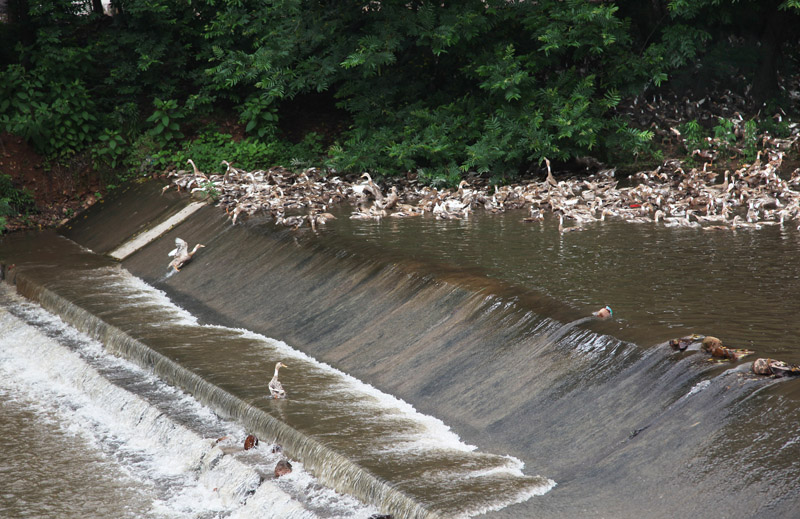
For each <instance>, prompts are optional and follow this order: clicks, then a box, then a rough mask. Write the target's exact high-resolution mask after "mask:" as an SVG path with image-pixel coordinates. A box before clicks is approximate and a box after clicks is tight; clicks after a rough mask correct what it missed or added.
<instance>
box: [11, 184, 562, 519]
mask: <svg viewBox="0 0 800 519" xmlns="http://www.w3.org/2000/svg"><path fill="white" fill-rule="evenodd" d="M159 191H160V186H157V185H154V184H144V185H139V186H135V187H133V188H131V189H129V190H128V191H126V192H123V193H121V194H120V195H119V196H118V197H117V198H116V199H114V200H110V201H107V202H105V203H104V204H101V205H98V206H95V207H94V208H92V209H91V210H90V211H89V213H88V214H87V215H86V216H84V217H82V218H80V219H78V220H77V221H74V222H72V223H71V224H70V225H69V226H68V227H67V228H65V229H62V231H61V233H60V234H55V233H52V232H44V233H37V234H30V235H16V236H12V237H9V238H7V239H5V240H4V243H3V247H2V252H0V261H2V264H3V275H4V276H3V277H4V278H5V280H6V281H7V282H9V283H11V284H13V285H15V286H16V289H17V291H18V293H20V294H21V295H23V296H25V297H27V298H29V299H31V300H34V301H36V302H37V303H39V304H40V305H41V306H43V307H44V308H45V309H47V310H48V311H50V312H52V313H55V314H57V315H59V316H60V317H61V318H62V319H63V320H64V321H65V322H67V323H69V324H70V325H72V326H74V327H75V328H77V329H79V330H81V331H82V332H84V333H87V334H88V335H90V336H92V337H94V338H95V339H97V340H99V341H101V342H102V343H103V344H104V345H105V347H106V348H107V349H108V350H109V351H111V352H113V353H115V354H117V355H121V356H124V357H126V358H128V359H131V360H133V361H135V362H136V363H138V364H140V365H141V366H144V367H146V368H148V369H149V370H152V372H153V373H155V374H157V375H158V376H159V377H161V378H162V379H164V380H166V381H167V382H169V383H170V384H173V385H175V386H177V387H180V388H181V389H183V390H184V391H186V392H188V393H190V394H192V395H193V396H194V397H195V398H197V399H198V400H199V401H200V402H202V403H204V404H205V405H207V406H209V407H210V408H212V409H214V410H215V412H217V413H218V414H220V415H221V416H223V417H226V418H230V419H233V420H235V421H237V422H239V423H241V424H242V425H243V426H244V427H246V428H247V429H248V430H250V431H252V432H253V433H254V434H256V435H257V436H259V437H261V438H264V439H270V440H274V441H276V442H277V443H280V444H281V445H282V446H283V448H284V450H285V452H286V453H287V455H289V456H290V457H292V458H294V459H297V460H300V461H302V462H303V464H304V465H305V467H306V468H307V469H308V470H310V471H311V472H312V473H313V474H314V475H315V476H317V477H318V478H319V480H320V481H321V482H322V483H324V484H325V485H328V486H330V487H332V488H334V489H336V490H338V491H341V492H344V493H348V494H351V495H354V496H356V497H358V498H359V499H361V500H363V501H364V502H366V503H368V504H371V505H374V506H376V507H378V508H379V509H381V510H384V511H386V512H387V513H391V514H393V516H394V517H396V518H435V517H470V516H474V515H478V514H481V513H486V512H489V511H492V510H499V509H502V508H504V507H506V506H509V505H513V504H515V503H520V502H524V501H527V500H528V499H530V498H531V497H533V496H535V495H539V494H543V493H545V492H547V491H548V490H549V489H550V488H552V486H553V485H554V482H553V481H551V480H549V479H547V478H544V477H540V476H537V475H529V474H526V473H524V472H523V470H522V469H523V463H522V462H520V461H519V460H518V459H516V458H513V457H511V456H508V455H504V454H505V453H503V454H490V453H487V452H483V451H482V450H479V449H476V448H475V447H474V446H471V445H467V444H465V443H464V442H463V441H461V439H460V438H459V437H458V436H457V435H456V434H455V433H453V432H452V431H451V430H450V428H449V427H448V426H447V425H445V424H444V423H443V422H441V421H440V420H439V419H438V418H435V417H432V416H427V415H423V414H421V413H419V412H417V411H416V410H415V409H414V408H413V407H411V406H410V405H409V404H407V403H406V402H404V401H402V400H398V399H397V398H395V397H394V396H392V395H390V394H387V393H383V392H381V391H379V390H377V389H375V387H373V386H371V385H368V384H365V383H364V382H362V381H361V380H359V379H356V378H353V376H351V375H350V374H348V373H345V372H344V371H342V370H344V369H346V367H347V363H346V362H344V363H337V362H336V361H335V358H336V357H339V358H346V357H347V356H348V355H350V354H354V353H355V350H354V349H353V348H354V347H355V345H356V344H363V342H362V339H363V337H360V335H362V334H363V333H365V330H367V329H368V327H367V326H366V325H365V324H364V322H363V321H362V319H364V318H368V317H369V315H365V314H364V312H366V314H371V315H372V317H374V318H375V319H378V320H380V321H383V322H384V326H385V322H386V319H389V318H395V319H396V323H395V325H394V326H397V327H398V330H399V329H400V328H402V327H403V326H404V324H405V323H407V322H410V321H411V320H421V321H422V322H421V326H423V328H419V327H418V328H416V330H417V331H416V332H414V333H413V334H412V336H411V337H409V336H406V335H403V333H400V332H398V337H401V338H400V340H402V341H403V342H405V343H406V347H411V348H412V350H413V344H411V343H409V342H408V341H409V339H412V338H413V336H414V335H418V334H422V335H424V334H425V333H426V329H425V328H424V326H425V324H426V323H428V322H432V321H431V319H433V320H438V321H441V320H442V319H445V320H447V319H455V320H458V319H461V318H463V315H458V311H455V315H453V313H454V311H453V309H452V308H450V309H449V310H447V311H444V310H441V311H440V312H441V313H440V315H438V316H437V315H435V314H434V313H432V312H430V311H427V312H426V314H427V315H425V316H423V315H420V314H419V313H418V311H417V310H413V309H414V300H415V298H420V299H419V300H418V301H417V302H419V303H421V304H422V303H423V300H430V298H431V297H434V298H445V299H447V298H450V299H453V300H454V301H461V302H467V303H468V304H469V305H471V306H472V307H475V305H477V306H480V304H481V300H482V299H483V298H481V297H476V296H475V295H474V294H472V293H470V292H469V291H466V290H454V289H453V288H452V287H447V288H443V287H442V286H441V284H437V283H431V282H430V280H427V281H426V280H424V279H420V280H412V281H411V282H410V283H409V281H408V276H407V275H406V274H404V273H402V272H397V271H394V270H392V269H391V268H389V269H387V268H385V267H382V266H380V265H377V264H376V265H372V266H370V265H367V266H358V267H356V266H355V265H354V264H353V262H352V261H349V260H346V259H345V260H343V263H342V264H340V265H338V266H337V268H332V265H331V264H330V263H329V264H328V265H327V266H324V268H323V270H325V269H327V270H328V271H329V275H325V276H323V277H322V278H319V277H316V276H307V277H306V274H308V273H309V272H310V271H311V270H313V269H315V268H317V267H320V262H322V263H325V262H334V263H336V262H339V261H340V260H341V258H339V259H337V256H336V254H333V255H331V254H328V253H325V254H320V252H321V251H320V250H319V249H318V248H317V247H316V246H315V245H314V244H313V243H307V244H304V245H299V244H298V243H296V242H295V241H294V239H293V238H292V237H291V236H290V235H287V234H283V233H280V232H278V233H275V234H273V233H271V232H265V230H264V228H263V227H259V226H258V225H252V224H251V225H249V226H242V225H238V226H232V225H231V224H230V222H229V221H227V220H226V218H225V215H224V214H220V212H219V210H218V209H216V208H213V207H210V206H202V205H200V204H197V203H191V201H190V200H187V199H186V198H183V197H181V196H178V195H177V194H167V195H163V196H162V195H161V194H160V193H159ZM176 237H181V238H183V239H185V240H186V241H187V242H189V243H190V244H193V243H198V242H202V243H204V244H205V245H206V248H205V249H202V251H201V252H200V253H199V254H198V255H197V256H196V257H195V259H194V260H193V261H192V263H191V264H190V265H189V266H187V267H186V268H184V269H183V270H181V271H180V272H179V273H176V272H171V271H169V270H168V269H167V268H166V265H167V263H168V258H167V255H166V253H167V251H169V250H170V249H172V248H173V247H174V240H175V238H176ZM328 252H330V251H328ZM285 269H291V270H292V272H291V273H290V272H287V271H286V270H285ZM298 279H300V281H299V282H298V281H297V280H298ZM357 285H363V286H364V287H365V288H366V290H364V291H363V292H361V293H359V294H358V295H355V294H356V292H354V291H353V289H354V288H355V287H356V286H357ZM382 292H383V293H387V294H389V296H388V297H381V295H380V294H381V293H382ZM322 293H325V296H324V297H323V296H322ZM354 295H355V299H352V297H353V296H354ZM287 297H288V298H289V299H290V300H292V301H293V303H292V306H291V307H290V308H289V310H290V311H293V312H300V314H301V315H300V316H299V317H300V323H299V322H298V320H297V319H296V318H292V319H287V314H286V312H287V308H286V306H285V304H286V301H287ZM353 304H358V305H363V307H362V308H363V309H362V310H359V312H360V317H359V319H358V320H356V321H353V320H350V321H348V320H347V319H345V318H342V316H346V315H347V314H348V313H351V312H350V311H349V310H348V306H349V305H353ZM276 305H277V306H276ZM448 315H449V317H448ZM294 317H298V315H295V316H294ZM304 320H309V321H311V320H313V321H314V326H312V327H307V328H305V329H304V328H303V327H302V325H301V323H302V321H304ZM418 326H419V325H418ZM437 333H438V332H437ZM396 340H397V338H392V337H387V338H386V343H387V344H386V347H383V346H381V345H378V344H375V345H374V347H373V348H372V350H373V351H372V352H371V353H370V354H369V355H368V356H365V358H362V360H361V362H363V364H362V366H367V367H371V368H370V369H378V370H380V369H381V366H383V365H385V362H386V360H385V359H386V357H387V355H390V354H391V348H392V347H393V342H394V341H396ZM309 346H310V347H309ZM334 347H335V349H336V351H337V353H336V354H335V355H333V356H330V355H328V356H327V358H325V359H324V360H323V361H321V359H320V358H319V357H318V356H317V353H318V352H324V351H325V350H326V349H328V348H334ZM314 350H317V351H314ZM409 359H410V361H411V362H413V363H417V362H418V361H419V358H418V357H415V356H414V355H411V356H410V357H409ZM278 360H281V361H283V362H285V363H286V364H288V366H289V368H287V369H286V370H283V371H281V378H282V381H283V383H284V386H285V387H286V388H287V391H288V394H289V396H288V398H287V399H285V400H274V399H271V398H269V394H268V393H267V391H266V382H267V381H268V380H269V377H270V376H271V374H272V366H274V363H275V362H276V361H278ZM429 364H434V363H433V362H429ZM434 367H435V366H434ZM419 369H421V370H423V371H424V370H426V369H431V368H430V367H427V368H426V367H423V366H420V367H419ZM386 376H387V377H392V380H393V382H391V383H390V384H387V386H392V385H394V384H396V383H398V382H402V379H401V378H395V377H397V373H395V372H393V369H392V368H389V367H388V366H387V368H386ZM526 472H527V471H526Z"/></svg>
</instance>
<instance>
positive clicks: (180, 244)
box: [169, 238, 205, 272]
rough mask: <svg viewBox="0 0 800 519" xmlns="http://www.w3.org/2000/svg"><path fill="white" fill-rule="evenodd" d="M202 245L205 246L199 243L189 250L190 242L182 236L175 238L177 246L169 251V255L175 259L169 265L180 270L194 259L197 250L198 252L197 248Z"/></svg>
mask: <svg viewBox="0 0 800 519" xmlns="http://www.w3.org/2000/svg"><path fill="white" fill-rule="evenodd" d="M200 247H205V245H202V244H200V243H198V244H197V245H195V246H194V249H192V250H191V251H189V244H188V243H186V242H185V241H184V240H182V239H180V238H175V248H174V249H172V250H171V251H170V252H169V256H170V257H171V258H173V260H172V261H170V262H169V266H170V267H172V268H174V269H175V271H176V272H177V271H180V270H181V267H183V266H184V265H186V264H187V263H189V262H190V261H191V260H192V257H193V256H194V254H195V252H197V249H199V248H200Z"/></svg>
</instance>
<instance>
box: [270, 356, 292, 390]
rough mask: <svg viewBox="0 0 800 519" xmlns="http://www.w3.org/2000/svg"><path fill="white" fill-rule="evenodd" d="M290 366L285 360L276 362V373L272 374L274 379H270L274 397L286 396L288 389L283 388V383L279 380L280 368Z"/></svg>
mask: <svg viewBox="0 0 800 519" xmlns="http://www.w3.org/2000/svg"><path fill="white" fill-rule="evenodd" d="M286 367H288V366H287V365H286V364H284V363H283V362H277V363H276V364H275V375H273V376H272V380H270V381H269V386H268V387H269V394H271V395H272V398H286V391H284V389H283V384H281V383H280V381H279V380H278V370H280V369H281V368H286Z"/></svg>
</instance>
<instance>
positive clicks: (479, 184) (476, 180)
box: [164, 139, 800, 232]
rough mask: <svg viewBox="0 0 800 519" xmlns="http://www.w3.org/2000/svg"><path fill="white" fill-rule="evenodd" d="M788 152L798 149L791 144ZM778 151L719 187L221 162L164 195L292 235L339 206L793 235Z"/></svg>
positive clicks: (674, 177)
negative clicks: (438, 177)
mask: <svg viewBox="0 0 800 519" xmlns="http://www.w3.org/2000/svg"><path fill="white" fill-rule="evenodd" d="M788 145H789V146H794V147H796V146H797V140H796V139H795V140H793V141H791V142H790V143H789V144H788ZM785 151H786V150H781V149H776V148H773V149H771V150H769V151H768V152H765V153H764V155H765V156H764V158H763V159H762V155H761V153H759V155H758V158H757V159H756V160H755V161H753V162H752V163H750V164H744V165H743V166H742V167H740V168H739V169H736V170H734V171H732V172H731V171H725V172H724V174H723V175H722V178H721V179H720V178H719V177H720V175H719V173H716V172H713V171H711V169H710V168H709V165H708V164H705V165H703V166H702V167H691V168H689V167H686V166H685V165H684V164H683V163H682V162H680V161H677V160H670V161H666V162H665V163H664V164H662V165H661V166H659V167H657V168H656V169H654V170H652V171H642V172H639V173H637V174H635V175H633V176H631V177H630V178H627V179H623V180H620V179H617V178H615V171H614V170H613V169H606V170H600V171H598V172H596V173H593V174H591V175H588V176H586V175H585V176H579V177H570V178H558V179H557V178H556V176H554V175H553V172H552V171H551V169H550V163H549V161H547V160H545V162H546V167H547V169H546V171H547V176H546V177H545V178H543V179H541V180H530V181H523V182H522V183H519V184H515V185H506V186H496V185H495V186H492V185H490V184H489V183H488V182H487V181H486V180H485V179H483V178H481V177H472V180H464V181H462V182H461V183H460V185H459V186H458V188H448V189H437V188H434V187H431V186H425V185H421V184H420V183H418V182H417V181H416V179H414V178H413V176H409V177H406V178H400V179H395V178H390V179H387V181H386V183H385V184H383V185H378V183H376V182H375V181H374V180H373V179H372V178H371V177H370V175H369V174H368V173H364V174H362V175H361V176H357V175H350V176H339V175H337V174H336V173H334V172H325V171H323V170H320V169H317V168H309V169H306V170H304V171H302V172H299V173H298V172H292V171H290V170H288V169H285V168H280V167H275V168H270V169H268V170H258V171H243V170H241V169H237V168H235V167H234V166H233V165H232V164H230V163H228V162H227V161H222V164H223V165H224V167H225V168H226V171H225V172H224V173H221V174H206V173H203V172H201V171H200V170H199V169H198V168H197V167H196V166H195V164H194V163H193V162H192V161H191V160H189V161H188V163H189V164H190V165H191V167H192V169H191V170H179V171H174V172H172V173H170V174H169V177H170V178H171V183H170V184H169V185H168V186H166V187H165V188H164V190H167V189H169V188H170V187H173V186H174V187H177V188H178V189H179V190H182V191H187V192H191V193H193V194H199V195H201V196H208V197H209V198H211V199H215V200H216V202H217V205H219V206H220V207H221V208H223V209H224V210H225V212H226V213H227V214H228V215H229V216H230V219H231V221H232V222H233V223H234V224H235V223H237V222H240V221H241V220H242V218H243V217H246V216H253V215H257V214H269V215H271V216H272V217H273V218H274V220H275V223H276V224H278V225H285V226H288V227H292V228H295V229H297V228H300V227H303V226H308V227H310V228H312V229H316V228H317V226H319V225H323V224H325V223H326V222H327V221H328V220H330V219H332V218H333V215H332V214H331V213H330V212H329V210H330V208H331V207H333V206H335V205H338V204H341V203H343V202H349V203H350V204H351V205H352V207H353V208H354V210H353V212H352V214H351V216H350V217H351V218H354V219H362V220H380V219H382V218H408V217H414V216H420V215H425V214H428V215H431V216H433V217H435V218H437V219H464V218H469V216H470V215H471V214H472V213H474V212H475V211H489V212H492V213H498V212H503V211H506V210H509V209H520V208H527V209H528V211H529V213H528V216H526V217H525V218H524V220H525V221H529V222H535V221H540V220H543V219H544V217H545V215H546V214H552V215H554V216H555V217H558V218H559V219H560V221H561V225H560V226H559V228H560V230H561V232H568V231H570V230H580V229H583V228H585V227H586V226H587V225H590V224H592V223H594V222H598V221H603V220H605V219H607V218H615V219H621V220H625V221H628V222H642V223H643V222H650V223H654V224H657V225H664V226H667V227H695V228H698V229H704V230H725V229H737V228H760V227H762V226H764V225H781V226H785V225H790V224H791V225H795V226H797V224H798V223H799V222H798V220H800V168H796V169H794V170H793V171H790V172H785V173H784V174H781V171H782V169H784V168H783V160H784V153H785ZM559 177H560V176H559ZM565 223H567V224H568V225H565Z"/></svg>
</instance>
